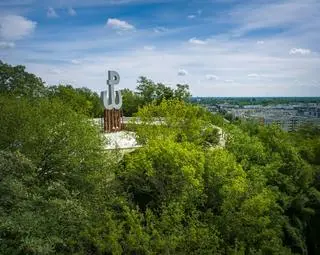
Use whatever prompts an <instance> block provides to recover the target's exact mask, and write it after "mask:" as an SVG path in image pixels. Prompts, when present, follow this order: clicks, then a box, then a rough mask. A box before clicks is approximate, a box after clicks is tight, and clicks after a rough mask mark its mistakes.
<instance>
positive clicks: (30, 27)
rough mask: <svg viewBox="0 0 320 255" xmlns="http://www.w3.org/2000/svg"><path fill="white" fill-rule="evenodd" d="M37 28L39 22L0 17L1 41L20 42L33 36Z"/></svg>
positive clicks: (16, 17)
mask: <svg viewBox="0 0 320 255" xmlns="http://www.w3.org/2000/svg"><path fill="white" fill-rule="evenodd" d="M36 26H37V22H34V21H31V20H28V19H26V18H24V17H22V16H17V15H8V16H4V17H0V39H4V40H12V41H15V40H19V39H22V38H24V37H25V36H27V35H29V34H31V33H32V32H33V31H34V30H35V28H36Z"/></svg>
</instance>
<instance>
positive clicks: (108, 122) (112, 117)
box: [103, 109, 123, 133]
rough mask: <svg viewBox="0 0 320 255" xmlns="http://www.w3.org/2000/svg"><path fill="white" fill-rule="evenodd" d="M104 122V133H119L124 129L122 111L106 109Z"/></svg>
mask: <svg viewBox="0 0 320 255" xmlns="http://www.w3.org/2000/svg"><path fill="white" fill-rule="evenodd" d="M103 119H104V121H103V130H104V132H107V133H110V132H117V131H121V130H122V129H123V114H122V111H121V110H116V109H111V110H107V109H104V118H103Z"/></svg>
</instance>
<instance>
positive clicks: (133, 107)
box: [122, 76, 191, 116]
mask: <svg viewBox="0 0 320 255" xmlns="http://www.w3.org/2000/svg"><path fill="white" fill-rule="evenodd" d="M176 87H177V88H176V89H172V88H171V87H169V86H166V85H165V84H163V83H154V82H153V81H152V80H150V79H147V78H146V77H143V76H141V77H140V78H139V80H138V81H137V87H136V91H135V92H134V91H131V90H129V89H124V90H122V96H123V112H124V115H125V116H133V115H134V113H136V112H138V110H139V107H140V108H142V107H143V106H145V105H147V104H150V103H155V104H157V105H159V104H160V103H161V102H162V101H163V100H179V101H180V100H181V101H186V100H188V99H189V98H190V96H191V94H190V92H189V86H188V85H187V84H177V86H176Z"/></svg>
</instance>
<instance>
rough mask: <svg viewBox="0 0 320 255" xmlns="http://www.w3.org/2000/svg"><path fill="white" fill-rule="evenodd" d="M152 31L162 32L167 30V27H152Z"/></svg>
mask: <svg viewBox="0 0 320 255" xmlns="http://www.w3.org/2000/svg"><path fill="white" fill-rule="evenodd" d="M153 31H154V32H155V33H163V32H167V31H168V29H167V28H165V27H156V28H154V29H153Z"/></svg>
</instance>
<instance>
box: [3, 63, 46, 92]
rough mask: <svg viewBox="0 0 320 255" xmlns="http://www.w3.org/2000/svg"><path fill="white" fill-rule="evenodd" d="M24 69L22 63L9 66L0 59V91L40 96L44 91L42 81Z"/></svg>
mask: <svg viewBox="0 0 320 255" xmlns="http://www.w3.org/2000/svg"><path fill="white" fill-rule="evenodd" d="M25 69H26V68H25V67H24V66H22V65H17V66H11V65H9V64H5V63H3V62H2V61H1V60H0V93H1V94H3V93H4V94H9V95H14V96H20V97H22V96H27V97H39V96H42V95H43V94H44V93H45V86H44V82H43V81H42V80H41V79H40V78H39V77H37V76H36V75H34V74H31V73H28V72H26V71H25Z"/></svg>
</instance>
